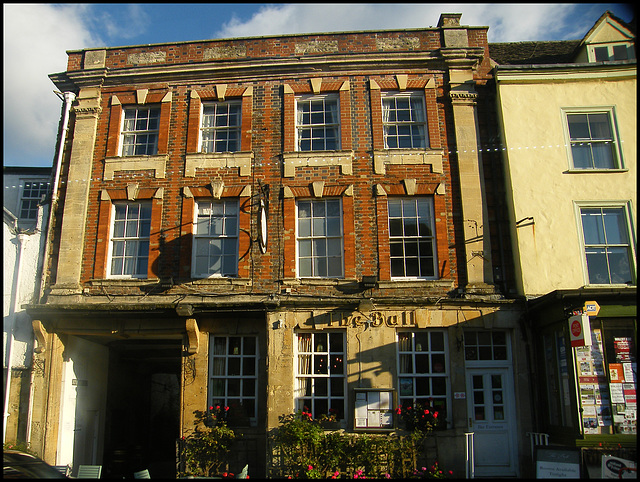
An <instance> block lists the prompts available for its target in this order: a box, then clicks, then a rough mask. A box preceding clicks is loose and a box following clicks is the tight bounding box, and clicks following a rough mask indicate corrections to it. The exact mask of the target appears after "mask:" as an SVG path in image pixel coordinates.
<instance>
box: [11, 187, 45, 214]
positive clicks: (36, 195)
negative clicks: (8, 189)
mask: <svg viewBox="0 0 640 482" xmlns="http://www.w3.org/2000/svg"><path fill="white" fill-rule="evenodd" d="M48 191H49V183H48V182H47V181H23V183H22V197H21V198H20V209H19V211H18V212H19V213H20V215H19V216H18V218H19V219H24V220H27V219H28V220H34V219H36V217H37V215H38V205H39V204H40V202H41V201H42V198H43V196H46V195H47V192H48Z"/></svg>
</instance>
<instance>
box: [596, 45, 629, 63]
mask: <svg viewBox="0 0 640 482" xmlns="http://www.w3.org/2000/svg"><path fill="white" fill-rule="evenodd" d="M589 47H590V51H591V52H590V53H591V56H592V59H593V60H594V61H595V62H604V61H608V60H633V59H635V58H636V54H635V50H634V48H633V45H632V44H627V43H615V44H606V45H590V46H589Z"/></svg>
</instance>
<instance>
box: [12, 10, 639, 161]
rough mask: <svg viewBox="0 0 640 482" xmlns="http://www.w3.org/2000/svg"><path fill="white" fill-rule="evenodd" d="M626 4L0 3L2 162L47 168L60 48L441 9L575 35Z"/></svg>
mask: <svg viewBox="0 0 640 482" xmlns="http://www.w3.org/2000/svg"><path fill="white" fill-rule="evenodd" d="M605 10H610V11H611V12H613V13H614V14H615V15H617V16H618V17H620V18H621V19H622V20H624V21H630V20H631V19H632V17H633V13H634V11H633V8H632V7H631V6H630V5H629V4H606V3H581V4H538V3H531V4H503V3H500V4H431V3H430V4H417V3H411V4H401V3H400V4H385V3H371V4H364V3H356V4H347V3H336V4H310V3H294V4H257V3H252V4H242V3H233V4H224V3H213V4H203V3H196V4H172V3H159V4H151V3H142V4H120V3H118V4H108V3H98V4H4V5H3V13H4V15H3V18H4V56H3V62H4V69H3V75H4V78H3V80H4V83H3V86H4V95H3V100H4V118H3V120H4V126H3V129H4V131H3V134H4V136H3V137H4V142H3V144H4V165H5V166H51V165H52V160H53V158H54V156H55V152H54V151H55V142H56V131H57V125H58V122H59V120H60V108H61V101H60V99H58V97H57V96H56V95H55V94H54V93H53V91H54V85H53V84H52V83H51V81H50V80H49V78H48V77H47V76H48V74H51V73H56V72H62V71H64V70H65V68H66V59H67V56H66V51H67V50H76V49H82V48H88V47H116V46H123V45H140V44H149V43H163V42H180V41H188V40H204V39H213V38H231V37H253V36H265V35H279V34H290V33H315V32H336V31H350V30H379V29H398V28H422V27H430V26H435V25H436V24H437V22H438V18H439V17H440V14H441V13H443V12H455V13H462V20H461V22H462V23H463V24H464V25H484V26H488V27H489V41H490V42H516V41H524V40H565V39H578V38H582V37H583V36H584V34H585V33H586V32H587V31H588V30H589V29H590V28H591V27H592V26H593V24H594V23H595V21H596V20H597V19H598V18H599V17H600V15H602V14H603V13H604V11H605Z"/></svg>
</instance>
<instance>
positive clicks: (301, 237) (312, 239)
mask: <svg viewBox="0 0 640 482" xmlns="http://www.w3.org/2000/svg"><path fill="white" fill-rule="evenodd" d="M327 201H338V203H339V213H340V216H339V224H340V233H339V234H337V235H331V236H329V235H327V225H328V222H327V215H326V212H327V211H326V207H327ZM300 203H310V204H311V210H312V212H311V217H310V218H307V217H304V218H301V217H300V209H299V208H300ZM319 203H324V205H325V216H324V217H314V209H315V208H314V207H313V206H314V204H319ZM335 218H336V217H335V216H331V219H335ZM301 219H309V220H310V221H309V223H310V232H309V234H308V235H307V233H306V232H304V233H302V232H301V228H300V226H301V223H300V221H301ZM321 219H324V223H323V226H324V229H325V234H324V235H322V234H314V229H315V228H314V225H315V223H314V221H315V220H321ZM318 223H319V221H318ZM343 223H344V218H343V210H342V199H340V198H322V199H297V200H296V274H297V277H298V278H320V279H327V278H332V279H340V278H344V226H343ZM322 240H325V241H326V242H325V255H324V256H320V255H316V253H317V250H316V241H317V242H321V241H322ZM329 240H334V243H335V241H336V240H339V241H340V273H339V274H336V275H329V264H328V261H329V259H330V258H334V259H335V258H337V256H335V255H332V256H330V255H329V252H328V245H329ZM301 243H310V244H311V255H310V256H308V255H307V252H306V251H305V252H304V253H301ZM303 254H304V256H303ZM301 258H304V259H308V258H310V259H311V275H310V276H307V275H302V274H301V268H300V261H301ZM316 259H317V260H320V259H325V261H326V269H327V274H326V276H320V275H318V274H317V272H316V265H315V260H316Z"/></svg>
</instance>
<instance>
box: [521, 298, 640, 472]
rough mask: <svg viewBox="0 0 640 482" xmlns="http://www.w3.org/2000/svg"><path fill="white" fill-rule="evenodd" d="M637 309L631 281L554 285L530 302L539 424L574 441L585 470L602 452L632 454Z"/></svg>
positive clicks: (597, 468) (559, 440)
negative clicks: (626, 284) (606, 285)
mask: <svg viewBox="0 0 640 482" xmlns="http://www.w3.org/2000/svg"><path fill="white" fill-rule="evenodd" d="M636 313H637V307H636V289H635V288H620V289H588V290H587V289H580V290H559V291H554V292H552V293H549V294H547V295H545V296H543V297H541V298H538V299H537V300H535V301H534V302H531V303H530V305H529V310H528V316H529V320H530V323H531V328H532V330H533V333H534V338H535V341H536V360H537V363H536V366H535V370H534V373H533V375H534V383H535V385H536V387H537V388H538V390H536V394H537V399H536V400H535V401H534V403H535V405H536V406H537V407H538V410H537V413H538V416H537V420H536V423H537V426H538V430H539V431H540V432H544V433H547V434H549V441H550V443H551V444H558V445H564V446H572V447H576V448H579V449H580V451H581V458H582V470H583V472H584V471H587V472H588V474H589V476H591V477H593V476H595V475H597V476H598V477H599V476H600V475H601V473H602V460H603V456H613V457H616V458H621V459H623V462H621V463H622V464H625V462H624V460H629V461H635V459H636V447H637V399H636V389H637V359H636V349H637V314H636ZM627 465H628V464H627Z"/></svg>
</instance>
